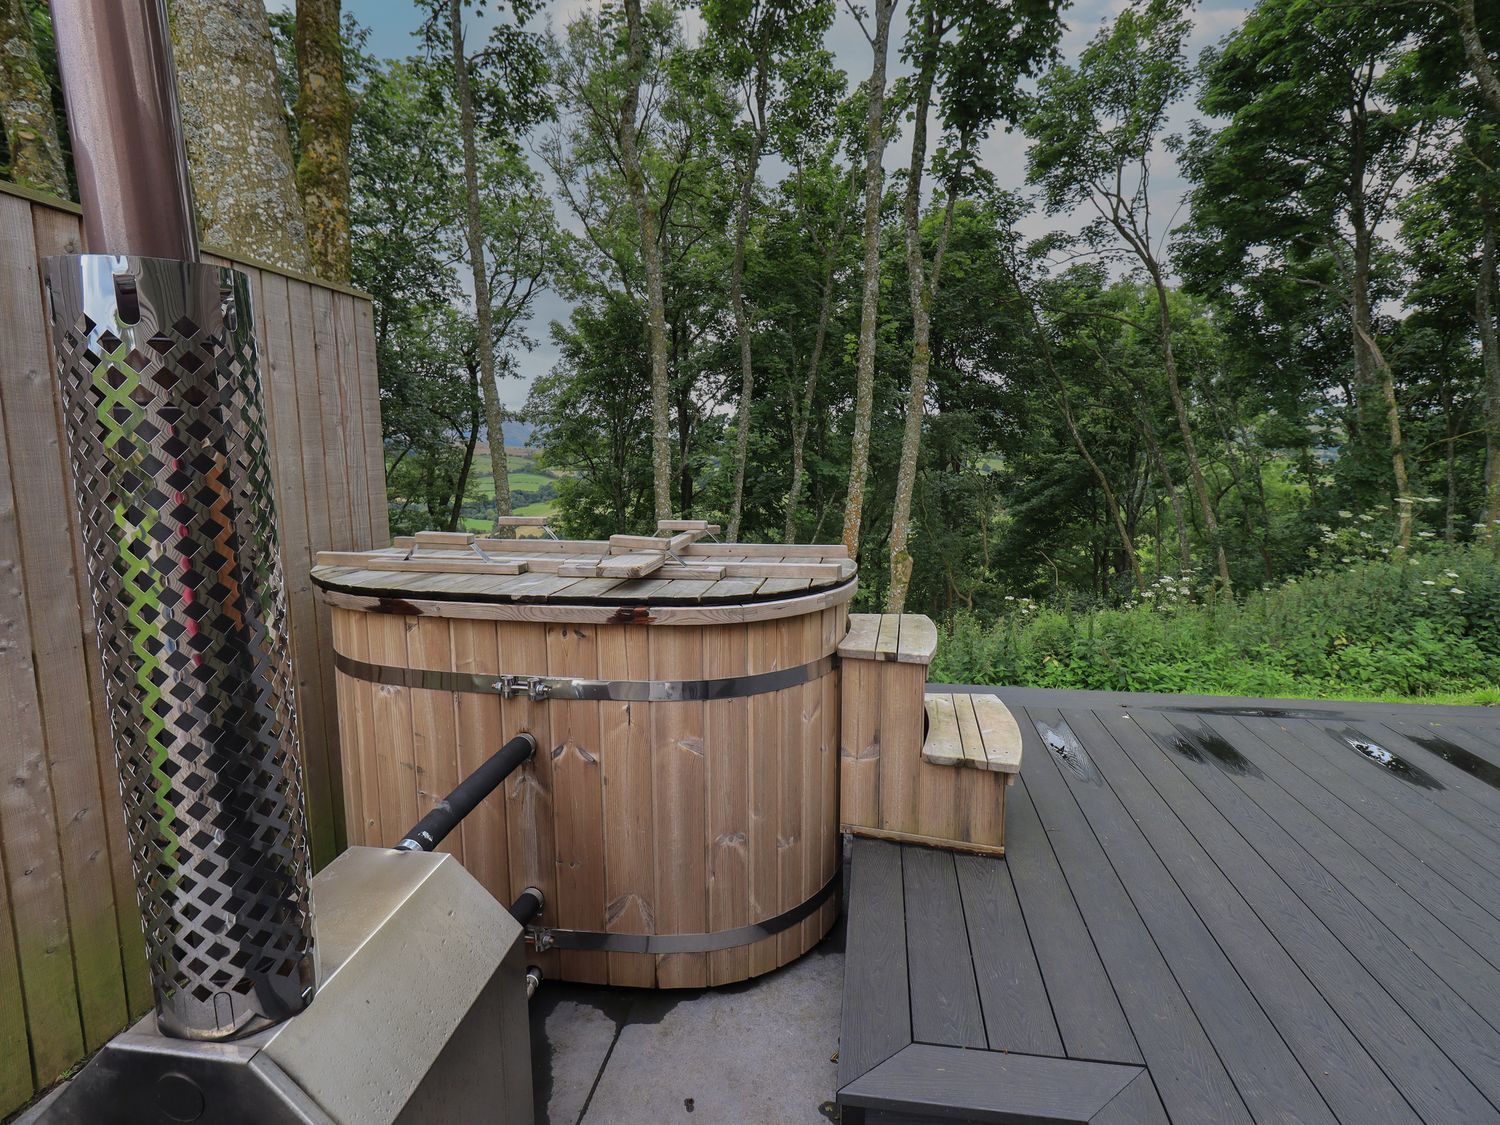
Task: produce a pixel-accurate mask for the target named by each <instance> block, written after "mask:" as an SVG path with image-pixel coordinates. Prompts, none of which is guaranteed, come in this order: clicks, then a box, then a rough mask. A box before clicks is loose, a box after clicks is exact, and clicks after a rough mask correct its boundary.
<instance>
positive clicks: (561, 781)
mask: <svg viewBox="0 0 1500 1125" xmlns="http://www.w3.org/2000/svg"><path fill="white" fill-rule="evenodd" d="M595 635H596V633H595V629H594V628H593V626H589V625H548V626H547V665H546V667H547V674H548V675H550V676H575V677H578V678H581V679H586V680H592V679H597V678H598V676H599V656H598V648H597V645H596V642H595ZM548 706H549V708H550V712H551V718H552V743H551V749H550V754H551V757H552V786H553V806H552V816H553V823H554V826H555V828H556V832H557V884H558V885H557V924H558V925H559V926H562V927H564V928H566V929H575V930H592V931H595V932H598V931H602V930H603V929H604V928H605V926H604V864H603V863H602V862H600V860H601V858H603V857H604V855H605V852H604V777H603V771H602V769H601V767H600V761H599V759H600V756H601V754H602V753H603V751H602V749H601V747H600V743H599V705H598V704H597V703H593V702H581V701H576V700H555V701H553V702H552V703H550V704H549V705H548ZM562 972H563V975H564V976H565V977H567V978H568V979H569V980H577V981H586V982H588V983H590V984H608V983H609V961H608V958H607V957H606V956H605V955H604V954H603V953H578V952H564V953H563V955H562Z"/></svg>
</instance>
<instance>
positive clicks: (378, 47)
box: [271, 0, 1248, 408]
mask: <svg viewBox="0 0 1500 1125" xmlns="http://www.w3.org/2000/svg"><path fill="white" fill-rule="evenodd" d="M271 6H275V7H290V0H273V4H272V5H271ZM590 7H594V8H597V7H598V3H597V0H556V2H555V3H553V4H552V5H551V8H550V10H549V12H548V14H547V18H548V20H549V21H550V24H551V26H552V27H553V28H554V29H555V30H557V31H559V32H560V31H561V30H562V28H563V27H564V26H565V25H566V23H567V22H568V20H570V19H571V18H573V17H574V16H576V15H577V14H578V13H579V12H581V11H584V10H586V9H587V8H590ZM906 7H907V6H906V5H904V4H903V5H901V6H900V10H899V11H898V13H897V27H896V28H895V33H894V34H893V36H892V51H891V71H892V74H891V76H892V77H894V76H895V75H897V74H900V73H902V71H903V70H904V69H905V68H904V67H903V65H902V64H901V62H900V59H899V57H898V51H897V49H896V44H898V43H899V42H900V36H901V34H902V33H903V32H904V30H905V28H904V24H903V16H904V13H905V11H906ZM1123 7H1125V0H1075V2H1074V3H1073V4H1072V6H1071V7H1070V8H1068V10H1067V12H1066V13H1065V15H1064V22H1065V24H1066V27H1067V30H1066V32H1065V33H1064V36H1063V40H1062V51H1063V54H1064V56H1065V57H1067V58H1070V59H1071V58H1076V57H1077V54H1078V52H1079V51H1080V50H1081V49H1082V47H1083V46H1084V45H1085V44H1086V43H1087V42H1088V41H1089V39H1090V38H1092V37H1093V35H1094V34H1095V33H1096V32H1097V31H1098V30H1099V28H1100V27H1101V25H1103V24H1104V23H1106V22H1108V21H1109V20H1111V19H1113V17H1114V16H1115V14H1116V13H1117V12H1119V11H1120V10H1121V9H1122V8H1123ZM1247 7H1248V5H1246V4H1244V3H1240V2H1236V0H1202V2H1201V3H1200V5H1199V7H1198V9H1197V11H1196V12H1195V13H1194V29H1195V30H1194V34H1193V38H1192V40H1191V41H1190V43H1189V44H1188V50H1189V54H1190V57H1192V58H1195V59H1196V58H1197V56H1198V53H1199V52H1200V51H1201V50H1202V49H1203V48H1204V47H1206V46H1208V45H1209V44H1211V43H1214V42H1216V41H1217V40H1219V39H1220V38H1222V37H1223V36H1224V35H1225V34H1227V33H1228V32H1230V31H1232V30H1233V29H1234V28H1235V27H1237V26H1238V25H1239V23H1240V21H1241V20H1242V19H1243V18H1244V15H1245V11H1246V9H1247ZM344 10H345V11H346V12H349V13H351V14H352V15H353V16H354V18H355V19H357V20H358V21H359V22H360V23H361V24H363V25H365V26H366V27H368V28H369V29H370V41H369V49H370V50H371V52H372V53H374V54H377V55H380V56H381V57H388V58H394V57H401V56H405V55H409V54H411V53H413V52H414V51H416V50H417V49H418V46H417V42H416V40H415V39H414V38H413V33H414V32H415V30H416V28H417V25H418V23H419V22H420V18H421V17H420V13H419V12H418V10H417V7H416V5H415V4H411V3H404V2H395V0H344ZM689 30H690V33H695V32H696V29H694V28H692V27H691V26H690V29H689ZM482 34H483V28H482V24H481V25H476V26H474V27H473V29H472V30H471V31H470V32H469V37H470V39H471V41H473V40H477V39H478V37H479V36H481V35H482ZM829 44H830V47H831V48H832V50H833V52H834V56H835V59H836V61H837V64H838V65H839V66H840V67H841V68H842V69H843V70H844V71H845V72H846V73H847V74H848V75H849V80H850V84H851V85H853V84H855V83H857V82H858V81H860V79H861V78H863V77H864V75H866V74H868V72H869V69H870V48H869V44H868V43H867V42H866V40H865V39H864V36H863V35H862V34H861V33H860V30H859V28H858V26H857V25H856V23H855V21H854V18H853V17H852V16H851V15H850V14H849V13H848V12H847V11H846V10H844V6H843V4H842V3H841V5H840V13H839V18H838V20H837V21H836V22H835V24H834V27H833V30H832V32H831V33H830V37H829ZM1192 116H1193V112H1192V107H1191V106H1190V105H1184V106H1182V107H1180V108H1179V110H1178V112H1177V114H1176V115H1175V117H1174V122H1173V129H1174V130H1179V129H1182V128H1183V127H1184V126H1185V125H1186V123H1187V122H1188V121H1189V120H1191V119H1192ZM906 153H907V144H906V143H905V139H903V140H898V141H897V142H896V143H895V144H893V145H892V146H891V147H890V148H889V149H888V150H887V152H886V167H887V169H888V170H894V169H895V168H897V167H900V166H903V165H904V164H905V162H906ZM1025 156H1026V142H1025V138H1024V137H1021V136H1020V135H1019V134H1008V133H1004V132H999V131H997V132H996V133H995V135H994V136H992V137H991V138H990V139H989V140H988V142H986V144H985V146H984V160H985V163H986V165H987V166H988V167H989V168H990V170H991V171H992V172H993V173H994V174H995V176H996V178H997V179H998V180H999V182H1000V184H1001V186H1003V187H1009V188H1017V189H1019V188H1022V187H1024V185H1025V175H1026V160H1025ZM1152 183H1153V191H1152V212H1153V214H1154V215H1158V216H1164V217H1165V216H1170V215H1172V214H1173V212H1174V211H1175V210H1176V209H1177V205H1178V203H1179V201H1180V199H1181V196H1182V191H1183V183H1182V180H1181V179H1180V178H1179V177H1178V176H1177V174H1176V170H1175V169H1174V168H1173V167H1172V166H1171V160H1170V157H1168V156H1167V155H1166V154H1165V153H1162V154H1160V159H1159V161H1158V163H1157V166H1156V167H1154V168H1153V169H1152ZM559 220H560V221H562V222H564V223H568V221H569V216H567V215H566V214H562V213H560V214H559ZM1062 222H1063V220H1059V219H1054V218H1048V217H1045V216H1036V217H1034V218H1033V219H1032V225H1033V226H1034V227H1035V230H1032V231H1029V232H1028V233H1032V234H1039V233H1041V232H1042V231H1043V230H1045V229H1048V228H1049V227H1055V226H1058V225H1060V224H1061V223H1062ZM1075 225H1079V224H1075ZM568 311H569V305H568V303H567V302H566V301H564V300H562V299H561V298H560V297H558V296H557V295H556V294H552V293H547V294H544V295H543V297H542V299H541V300H540V302H539V303H538V306H537V312H536V315H535V316H534V317H533V320H532V323H531V325H530V326H529V333H530V335H531V336H532V338H533V339H535V340H536V341H537V347H536V349H535V350H534V351H532V352H531V353H530V354H528V355H523V356H521V357H520V362H519V364H518V367H519V375H520V377H519V378H516V379H510V380H506V381H504V382H502V384H501V394H502V398H503V400H504V401H505V403H506V405H507V406H509V407H512V408H518V407H520V406H521V405H522V404H523V403H524V401H525V399H526V391H527V388H528V387H529V386H530V384H531V381H532V379H534V378H535V377H536V376H537V375H538V374H541V373H542V372H545V371H546V370H547V369H548V368H549V367H550V366H551V364H552V362H553V360H554V358H555V354H556V353H555V351H554V349H553V347H552V345H551V341H550V339H549V336H548V330H547V326H548V323H549V322H550V321H552V320H555V319H565V318H566V317H567V315H568Z"/></svg>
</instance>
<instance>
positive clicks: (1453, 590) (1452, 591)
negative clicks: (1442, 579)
mask: <svg viewBox="0 0 1500 1125" xmlns="http://www.w3.org/2000/svg"><path fill="white" fill-rule="evenodd" d="M1448 593H1450V594H1462V593H1463V591H1462V590H1460V589H1459V588H1458V587H1457V586H1449V587H1448Z"/></svg>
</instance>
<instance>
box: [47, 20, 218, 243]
mask: <svg viewBox="0 0 1500 1125" xmlns="http://www.w3.org/2000/svg"><path fill="white" fill-rule="evenodd" d="M52 27H53V33H54V37H55V38H56V40H57V66H58V71H59V73H60V74H61V76H62V82H63V94H64V100H65V101H66V103H67V108H68V130H69V133H70V135H71V138H72V149H73V169H74V171H75V173H76V174H77V176H78V201H79V203H80V204H82V206H83V240H84V244H85V245H86V246H87V247H88V248H89V250H90V252H92V253H94V254H139V255H142V256H144V257H149V258H174V259H176V260H178V261H183V262H196V261H197V260H198V231H197V227H196V224H195V222H194V215H193V189H192V181H191V180H190V179H189V177H188V167H187V152H186V149H185V148H184V147H183V143H182V120H181V117H180V115H179V114H178V109H177V79H176V72H175V71H174V69H173V66H172V40H171V37H170V34H169V32H168V30H167V12H166V7H165V5H164V4H163V3H162V2H161V0H52Z"/></svg>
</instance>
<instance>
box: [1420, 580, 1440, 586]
mask: <svg viewBox="0 0 1500 1125" xmlns="http://www.w3.org/2000/svg"><path fill="white" fill-rule="evenodd" d="M1422 585H1424V586H1436V585H1437V583H1436V582H1434V581H1433V580H1432V579H1431V578H1424V579H1422Z"/></svg>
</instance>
